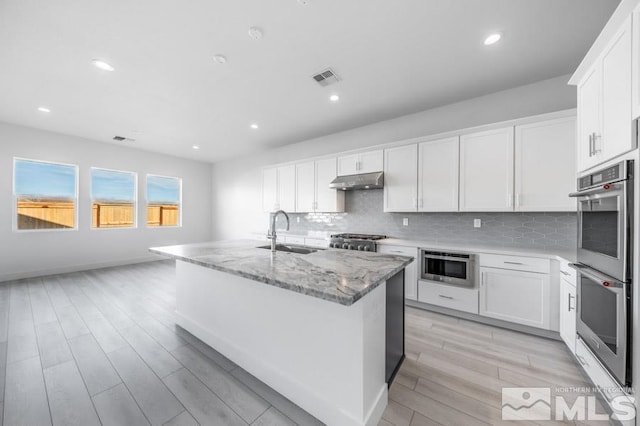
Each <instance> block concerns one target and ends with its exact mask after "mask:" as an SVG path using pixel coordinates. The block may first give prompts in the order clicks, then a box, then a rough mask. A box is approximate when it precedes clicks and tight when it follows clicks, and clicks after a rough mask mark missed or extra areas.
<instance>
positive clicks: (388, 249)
mask: <svg viewBox="0 0 640 426" xmlns="http://www.w3.org/2000/svg"><path fill="white" fill-rule="evenodd" d="M378 253H384V254H398V255H400V256H411V257H413V259H414V261H413V262H411V263H410V264H409V265H407V266H406V267H405V268H404V297H405V299H409V300H417V299H418V265H419V263H418V249H417V248H416V247H404V246H385V245H379V246H378Z"/></svg>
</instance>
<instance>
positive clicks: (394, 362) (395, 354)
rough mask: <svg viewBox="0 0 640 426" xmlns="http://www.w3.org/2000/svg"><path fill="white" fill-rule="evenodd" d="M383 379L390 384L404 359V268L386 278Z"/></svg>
mask: <svg viewBox="0 0 640 426" xmlns="http://www.w3.org/2000/svg"><path fill="white" fill-rule="evenodd" d="M386 326H387V332H386V339H387V340H386V352H387V353H386V367H385V376H384V377H385V380H386V382H387V385H388V386H391V383H392V382H393V379H394V378H395V376H396V373H397V372H398V370H400V366H401V365H402V361H403V360H404V269H403V270H402V271H400V272H398V273H397V274H395V275H394V276H393V277H391V278H389V279H388V280H387V310H386Z"/></svg>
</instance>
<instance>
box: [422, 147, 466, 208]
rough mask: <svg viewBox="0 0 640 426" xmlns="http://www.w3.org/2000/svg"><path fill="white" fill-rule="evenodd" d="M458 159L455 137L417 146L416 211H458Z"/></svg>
mask: <svg viewBox="0 0 640 426" xmlns="http://www.w3.org/2000/svg"><path fill="white" fill-rule="evenodd" d="M458 156H459V138H458V136H455V137H452V138H447V139H440V140H434V141H429V142H423V143H421V144H420V145H419V146H418V211H421V212H457V211H458V175H459V170H460V168H459V164H460V163H459V159H458Z"/></svg>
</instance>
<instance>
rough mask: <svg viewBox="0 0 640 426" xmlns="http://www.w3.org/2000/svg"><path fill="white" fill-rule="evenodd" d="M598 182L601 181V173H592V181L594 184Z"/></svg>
mask: <svg viewBox="0 0 640 426" xmlns="http://www.w3.org/2000/svg"><path fill="white" fill-rule="evenodd" d="M600 182H602V175H601V174H598V175H593V183H594V184H596V183H600Z"/></svg>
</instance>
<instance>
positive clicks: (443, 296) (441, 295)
mask: <svg viewBox="0 0 640 426" xmlns="http://www.w3.org/2000/svg"><path fill="white" fill-rule="evenodd" d="M438 297H442V298H443V299H449V300H453V297H451V296H445V295H443V294H439V295H438Z"/></svg>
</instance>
